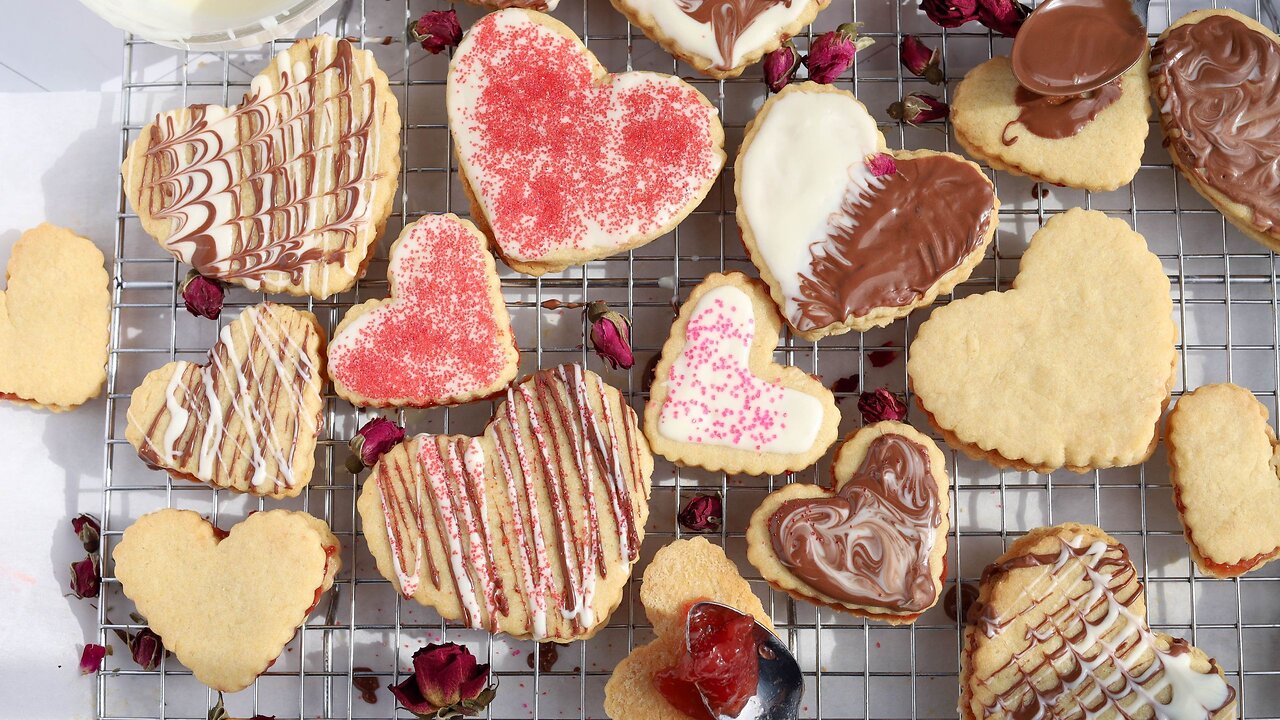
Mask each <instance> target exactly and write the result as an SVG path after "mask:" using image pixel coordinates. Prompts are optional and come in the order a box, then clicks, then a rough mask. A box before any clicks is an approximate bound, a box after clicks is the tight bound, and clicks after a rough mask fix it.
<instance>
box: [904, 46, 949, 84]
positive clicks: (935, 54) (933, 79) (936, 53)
mask: <svg viewBox="0 0 1280 720" xmlns="http://www.w3.org/2000/svg"><path fill="white" fill-rule="evenodd" d="M898 60H899V61H900V62H901V63H902V67H904V68H906V69H907V70H909V71H910V72H911V74H912V75H915V76H916V77H922V78H924V79H925V80H928V81H929V82H930V83H933V84H934V85H941V84H942V82H943V80H944V78H943V75H942V51H941V50H939V49H937V48H930V47H929V46H928V45H925V44H924V41H923V40H921V39H920V38H918V37H916V36H915V35H903V36H902V42H901V43H900V44H899V45H898Z"/></svg>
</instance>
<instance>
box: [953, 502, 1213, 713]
mask: <svg viewBox="0 0 1280 720" xmlns="http://www.w3.org/2000/svg"><path fill="white" fill-rule="evenodd" d="M1146 612H1147V609H1146V596H1145V593H1144V592H1143V587H1142V582H1141V580H1139V578H1138V570H1137V568H1135V567H1134V566H1133V562H1132V561H1131V560H1130V559H1129V552H1128V550H1127V549H1126V548H1125V546H1124V545H1121V544H1120V543H1119V542H1118V541H1117V540H1116V539H1115V538H1113V537H1111V536H1109V535H1107V534H1106V533H1104V532H1103V531H1102V530H1101V529H1100V528H1097V527H1094V526H1092V525H1079V524H1076V523H1067V524H1065V525H1059V526H1056V527H1050V528H1040V529H1038V530H1033V531H1031V532H1030V533H1028V534H1027V535H1026V536H1024V537H1022V538H1021V539H1019V540H1018V541H1017V542H1015V543H1014V544H1013V545H1012V546H1010V548H1009V550H1008V551H1007V552H1005V554H1003V555H1001V556H1000V557H999V558H996V561H995V562H994V563H992V564H991V565H989V566H988V567H987V569H986V570H984V571H983V573H982V584H981V585H980V587H979V591H978V601H977V602H976V603H974V604H973V605H971V606H970V608H969V620H968V623H967V625H966V626H965V631H964V647H963V648H962V650H961V655H960V658H961V670H960V688H961V697H960V717H961V720H979V719H981V720H1005V719H1007V720H1016V719H1021V718H1077V717H1080V718H1084V717H1088V718H1169V719H1173V718H1205V719H1206V720H1227V719H1228V718H1231V719H1233V720H1234V718H1235V717H1236V701H1235V694H1236V693H1235V689H1234V688H1232V687H1231V686H1230V685H1228V684H1227V681H1226V679H1225V678H1223V676H1222V669H1221V668H1220V667H1218V663H1217V662H1215V661H1214V660H1213V659H1212V658H1209V657H1208V656H1207V655H1205V653H1204V652H1203V651H1202V650H1200V649H1198V648H1196V647H1194V646H1192V645H1190V644H1188V643H1187V641H1185V640H1182V639H1179V638H1172V637H1169V636H1168V635H1165V634H1164V633H1158V632H1152V630H1151V629H1150V627H1148V626H1147V619H1146Z"/></svg>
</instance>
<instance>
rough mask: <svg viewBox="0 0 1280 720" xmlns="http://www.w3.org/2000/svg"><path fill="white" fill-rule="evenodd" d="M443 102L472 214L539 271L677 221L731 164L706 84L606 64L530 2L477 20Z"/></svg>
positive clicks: (505, 253)
mask: <svg viewBox="0 0 1280 720" xmlns="http://www.w3.org/2000/svg"><path fill="white" fill-rule="evenodd" d="M446 102H447V104H448V109H449V130H450V131H451V132H452V133H453V140H454V143H455V149H456V151H457V155H458V163H459V166H460V168H461V171H462V177H463V181H464V187H465V188H466V189H467V191H468V193H469V195H470V196H471V198H472V201H473V203H472V205H473V207H472V215H474V216H475V218H476V220H477V224H479V225H481V227H482V229H484V230H485V231H486V232H487V233H489V235H490V237H492V238H493V240H494V245H495V247H496V249H497V251H498V254H499V255H501V256H502V258H503V259H504V260H506V262H507V264H508V265H510V266H511V267H513V268H515V269H516V270H519V271H520V272H525V273H529V274H532V275H541V274H543V273H547V272H555V271H558V270H563V269H564V268H566V267H568V266H570V265H580V264H582V263H584V262H587V261H588V260H594V259H597V258H603V257H608V256H609V255H613V254H616V253H619V252H622V251H624V250H629V249H631V248H634V247H637V246H640V245H643V244H645V243H647V242H649V241H650V240H653V239H654V238H656V237H658V236H660V235H663V234H664V233H666V232H668V231H670V230H671V229H672V228H674V227H675V226H676V224H677V223H679V222H680V221H681V220H682V219H683V218H684V217H685V216H686V215H688V214H689V213H690V212H692V211H693V209H694V208H695V207H697V205H698V203H700V202H701V201H702V198H703V197H705V196H706V194H707V192H708V191H709V190H710V189H711V184H712V183H713V182H715V179H716V176H717V175H719V173H720V168H721V166H722V165H724V158H725V155H724V150H723V148H722V146H723V144H724V130H723V129H722V128H721V126H720V116H719V114H718V113H717V112H716V109H715V108H714V107H713V106H712V105H711V103H710V102H708V101H707V99H706V98H705V97H703V95H702V93H700V92H698V91H697V90H696V89H695V88H693V87H692V86H690V85H688V84H686V83H685V82H683V81H681V80H680V79H678V78H675V77H671V76H669V75H660V74H658V73H651V72H629V73H621V74H617V75H614V74H610V73H609V72H608V71H607V70H605V69H604V67H603V66H602V65H601V64H600V63H599V62H598V61H597V60H596V58H595V56H594V55H592V54H591V53H590V52H589V51H588V50H587V49H586V47H585V46H584V45H583V44H582V42H581V41H579V40H578V38H577V36H575V35H574V34H573V31H572V30H570V29H569V28H568V27H567V26H565V25H564V24H563V23H561V22H559V21H558V20H555V19H554V18H551V17H549V16H547V15H543V14H541V13H536V12H531V11H528V10H518V9H510V10H502V11H499V12H496V13H492V14H490V15H486V16H485V17H484V18H482V19H480V20H479V21H478V22H477V23H476V24H475V25H473V26H472V27H471V29H470V30H469V31H468V32H467V35H466V37H465V38H463V40H462V44H461V45H459V46H458V50H457V52H456V53H455V54H454V56H453V62H452V63H451V64H450V66H449V85H448V90H447V93H446Z"/></svg>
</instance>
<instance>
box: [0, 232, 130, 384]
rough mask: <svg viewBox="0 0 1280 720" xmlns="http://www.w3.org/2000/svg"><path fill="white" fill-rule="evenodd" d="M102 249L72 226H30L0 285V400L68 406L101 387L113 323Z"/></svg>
mask: <svg viewBox="0 0 1280 720" xmlns="http://www.w3.org/2000/svg"><path fill="white" fill-rule="evenodd" d="M102 263H103V258H102V251H100V250H98V248H97V247H95V246H94V244H93V243H92V242H90V241H89V240H87V239H85V238H82V237H80V236H78V235H76V234H74V233H72V232H71V231H70V230H66V229H63V228H60V227H57V226H54V225H49V224H47V223H46V224H44V225H40V226H39V227H36V228H33V229H31V230H28V231H26V232H24V233H23V234H22V237H21V238H20V239H19V240H18V242H17V243H16V244H14V246H13V254H12V255H11V256H10V257H9V267H8V272H7V280H6V283H7V286H8V287H7V288H6V289H5V290H0V399H4V400H11V401H14V402H19V403H25V404H29V405H38V406H41V407H45V408H48V409H50V410H70V409H71V408H73V407H75V406H77V405H80V404H81V403H83V402H85V401H86V400H88V399H89V398H92V397H94V396H96V395H97V394H98V393H99V392H101V391H102V384H103V383H104V382H105V381H106V379H107V342H108V340H109V333H110V322H111V294H110V293H109V292H108V291H107V285H108V284H109V279H108V277H107V271H106V270H104V269H103V267H102Z"/></svg>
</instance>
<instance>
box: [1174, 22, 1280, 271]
mask: <svg viewBox="0 0 1280 720" xmlns="http://www.w3.org/2000/svg"><path fill="white" fill-rule="evenodd" d="M1151 57H1152V65H1151V87H1152V90H1153V92H1154V97H1155V101H1156V107H1157V108H1158V109H1159V111H1160V127H1161V128H1162V129H1163V130H1164V136H1165V145H1166V146H1167V147H1168V148H1169V154H1170V155H1171V156H1172V157H1173V164H1174V165H1176V166H1177V167H1178V170H1180V171H1182V175H1183V177H1185V178H1186V179H1187V182H1189V183H1191V186H1192V187H1194V188H1195V189H1196V190H1197V191H1199V193H1200V194H1201V195H1203V196H1205V198H1206V199H1208V200H1209V202H1211V203H1213V205H1214V207H1216V208H1218V210H1220V211H1222V214H1223V215H1224V216H1225V217H1226V218H1227V219H1228V220H1230V221H1231V223H1232V224H1233V225H1235V226H1236V227H1238V228H1240V230H1241V231H1242V232H1244V233H1245V234H1246V235H1248V236H1249V237H1252V238H1253V239H1254V240H1257V241H1258V242H1260V243H1262V244H1263V245H1266V246H1267V247H1269V248H1271V249H1272V250H1278V251H1280V133H1277V132H1276V127H1277V124H1280V36H1277V35H1276V34H1275V33H1273V32H1272V31H1271V30H1270V29H1268V28H1267V27H1266V26H1264V25H1262V24H1261V23H1259V22H1258V21H1256V20H1254V19H1252V18H1249V17H1245V16H1244V15H1241V14H1240V13H1238V12H1236V11H1234V10H1196V11H1194V12H1191V13H1188V14H1187V15H1185V16H1183V17H1182V18H1181V19H1179V20H1178V21H1177V22H1175V23H1174V24H1173V25H1171V26H1169V29H1167V30H1165V31H1164V33H1162V34H1161V35H1160V39H1159V40H1157V41H1156V45H1155V49H1154V50H1152V55H1151Z"/></svg>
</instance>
